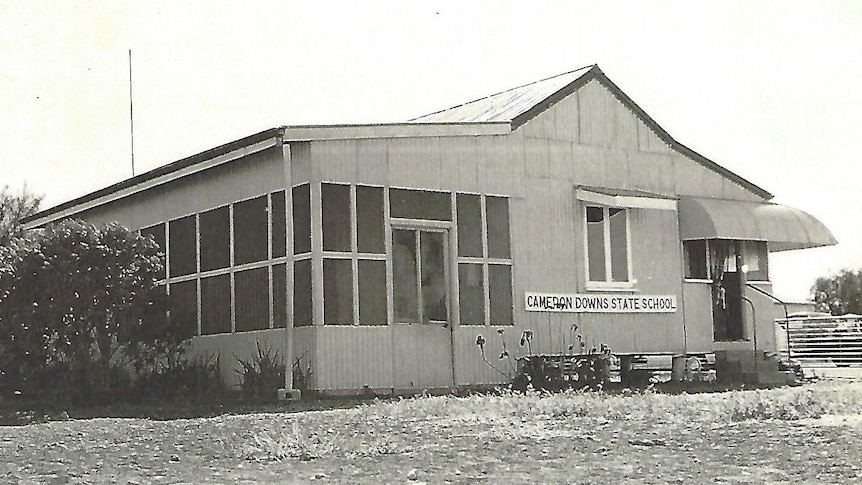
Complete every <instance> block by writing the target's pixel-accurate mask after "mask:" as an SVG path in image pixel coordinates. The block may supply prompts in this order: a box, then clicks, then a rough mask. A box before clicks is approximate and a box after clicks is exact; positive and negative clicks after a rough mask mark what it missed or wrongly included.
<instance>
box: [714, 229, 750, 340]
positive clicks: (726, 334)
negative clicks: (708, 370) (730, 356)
mask: <svg viewBox="0 0 862 485" xmlns="http://www.w3.org/2000/svg"><path fill="white" fill-rule="evenodd" d="M740 249H741V248H740V244H739V241H730V240H711V241H710V242H709V259H710V271H711V274H712V277H713V284H712V324H713V333H714V340H715V341H716V342H728V341H738V340H744V339H745V326H744V322H743V316H742V308H743V305H742V296H743V295H742V290H743V283H742V282H743V274H742V262H741V252H740Z"/></svg>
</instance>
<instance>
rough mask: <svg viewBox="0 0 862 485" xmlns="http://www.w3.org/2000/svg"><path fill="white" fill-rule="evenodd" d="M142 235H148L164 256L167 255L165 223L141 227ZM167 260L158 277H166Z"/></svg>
mask: <svg viewBox="0 0 862 485" xmlns="http://www.w3.org/2000/svg"><path fill="white" fill-rule="evenodd" d="M141 236H144V237H148V238H150V239H152V240H153V241H154V242H155V243H156V246H158V247H159V252H161V253H162V256H164V255H165V248H166V245H165V225H164V224H156V225H155V226H150V227H145V228H143V229H141ZM166 271H167V261H165V262H164V265H163V266H162V270H161V272H159V275H158V278H159V279H162V280H163V279H165V277H166V275H167V273H166Z"/></svg>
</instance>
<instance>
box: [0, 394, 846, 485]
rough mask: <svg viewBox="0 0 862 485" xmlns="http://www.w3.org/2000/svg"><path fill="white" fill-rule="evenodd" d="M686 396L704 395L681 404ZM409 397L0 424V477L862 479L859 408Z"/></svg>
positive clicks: (133, 480)
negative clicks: (748, 414)
mask: <svg viewBox="0 0 862 485" xmlns="http://www.w3.org/2000/svg"><path fill="white" fill-rule="evenodd" d="M716 396H719V394H716ZM667 399H668V401H667V402H673V403H677V404H678V403H680V402H681V401H672V400H673V399H675V397H670V398H667ZM680 399H683V398H680ZM705 399H711V398H705ZM715 399H718V397H716V398H715ZM440 402H441V403H442V404H441V405H451V401H440ZM649 402H652V401H648V400H637V399H632V400H631V404H632V405H634V406H637V405H643V403H649ZM662 402H665V401H662ZM694 402H697V403H701V402H708V401H702V400H699V401H692V400H688V401H684V402H683V404H684V405H688V404H689V403H694ZM479 403H480V405H481V401H479ZM434 405H436V404H434ZM674 405H676V404H674ZM697 405H700V404H697ZM419 406H420V407H419V408H418V409H419V410H420V412H413V411H404V412H402V411H400V410H399V411H397V412H395V411H391V410H388V409H384V408H379V407H375V405H371V406H365V407H362V409H359V410H333V411H311V412H305V413H293V414H280V413H270V414H248V415H239V416H218V417H213V418H200V419H180V420H172V421H152V420H145V419H113V418H99V419H91V420H68V421H54V422H49V423H44V424H34V425H28V426H10V427H0V482H2V483H11V484H16V483H17V484H35V483H40V484H41V483H48V484H65V483H125V484H148V483H226V484H227V483H249V484H251V483H422V482H426V483H474V482H480V483H489V484H496V483H572V484H592V483H597V484H598V483H656V484H658V483H686V484H689V483H728V484H730V483H754V484H764V483H782V484H783V483H847V484H850V483H854V484H855V483H862V462H860V457H862V415H860V414H858V413H854V414H848V415H825V416H822V417H820V418H816V419H812V418H806V419H798V420H779V419H757V420H742V421H733V420H726V419H719V420H716V421H711V420H710V419H709V416H708V415H709V413H710V412H712V411H710V410H709V409H713V408H707V407H705V408H704V411H703V412H700V411H698V410H697V409H695V410H693V411H692V413H691V414H681V413H678V412H676V414H677V417H679V419H675V418H674V416H670V415H666V414H662V413H661V412H660V410H656V411H655V412H653V411H652V410H644V409H640V410H638V412H636V413H632V417H631V418H627V417H622V418H620V417H619V416H617V417H615V418H614V419H608V418H606V417H603V416H601V415H598V416H596V415H589V416H578V415H576V414H577V413H575V414H567V413H565V412H562V413H560V412H556V411H555V412H537V413H536V414H530V413H523V414H519V413H509V414H507V413H505V412H497V411H495V410H493V409H492V410H491V411H490V412H487V413H485V412H479V413H476V412H464V413H457V414H453V415H448V414H446V413H445V412H443V413H440V412H432V413H429V414H427V415H426V414H423V412H424V411H422V410H423V409H426V408H423V407H422V404H420V405H419ZM399 409H400V408H399ZM410 409H412V408H410ZM668 413H670V414H674V411H673V410H672V409H670V410H669V411H668ZM555 414H556V415H555ZM690 416H697V417H696V418H694V419H692V418H690ZM701 416H702V417H703V419H701V418H700V417H701Z"/></svg>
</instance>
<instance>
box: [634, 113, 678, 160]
mask: <svg viewBox="0 0 862 485" xmlns="http://www.w3.org/2000/svg"><path fill="white" fill-rule="evenodd" d="M637 131H638V149H639V150H640V151H642V152H650V153H662V154H670V153H674V152H673V149H672V148H671V147H670V146H669V145H668V144H667V143H666V142H665V141H664V140H662V139H661V138H659V136H658V135H657V134H656V133H655V131H653V129H652V128H650V127H649V126H647V125H646V123H644V122H643V121H640V120H638V123H637Z"/></svg>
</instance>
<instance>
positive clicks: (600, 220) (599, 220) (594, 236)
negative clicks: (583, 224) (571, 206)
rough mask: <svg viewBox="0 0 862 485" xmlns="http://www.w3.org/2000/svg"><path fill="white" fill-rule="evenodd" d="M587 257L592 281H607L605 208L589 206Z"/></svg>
mask: <svg viewBox="0 0 862 485" xmlns="http://www.w3.org/2000/svg"><path fill="white" fill-rule="evenodd" d="M587 259H588V260H589V268H588V271H589V274H590V281H606V280H607V277H606V274H605V226H604V210H603V209H602V208H601V207H587Z"/></svg>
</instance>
